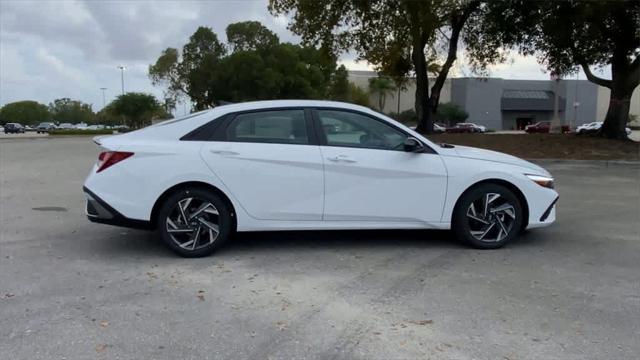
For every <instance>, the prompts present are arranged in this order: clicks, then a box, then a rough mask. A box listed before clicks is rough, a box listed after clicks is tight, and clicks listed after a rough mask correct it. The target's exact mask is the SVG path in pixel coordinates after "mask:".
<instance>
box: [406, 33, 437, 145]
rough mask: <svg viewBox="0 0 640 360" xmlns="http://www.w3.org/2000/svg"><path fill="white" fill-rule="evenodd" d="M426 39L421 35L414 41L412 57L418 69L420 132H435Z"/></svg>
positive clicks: (417, 112)
mask: <svg viewBox="0 0 640 360" xmlns="http://www.w3.org/2000/svg"><path fill="white" fill-rule="evenodd" d="M425 43H426V41H425V40H423V37H422V36H420V37H419V38H418V39H414V41H413V49H412V54H411V56H412V58H413V66H414V68H415V71H416V104H415V106H416V116H417V117H418V126H417V127H416V131H417V132H419V133H425V134H431V133H432V132H433V118H432V116H431V109H430V108H429V77H428V76H427V61H426V59H425V57H424V47H425Z"/></svg>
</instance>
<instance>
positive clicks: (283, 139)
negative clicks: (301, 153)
mask: <svg viewBox="0 0 640 360" xmlns="http://www.w3.org/2000/svg"><path fill="white" fill-rule="evenodd" d="M226 138H227V140H229V141H238V142H264V143H283V144H308V143H309V138H308V136H307V125H306V121H305V116H304V110H273V111H260V112H252V113H246V114H239V115H238V116H236V117H235V119H233V120H232V121H231V123H230V124H229V126H228V127H227V130H226Z"/></svg>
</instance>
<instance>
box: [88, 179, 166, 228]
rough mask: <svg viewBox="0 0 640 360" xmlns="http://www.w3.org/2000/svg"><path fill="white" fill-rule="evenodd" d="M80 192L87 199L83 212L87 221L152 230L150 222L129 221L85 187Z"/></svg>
mask: <svg viewBox="0 0 640 360" xmlns="http://www.w3.org/2000/svg"><path fill="white" fill-rule="evenodd" d="M82 190H83V191H84V195H85V197H86V198H87V204H86V208H85V212H86V214H87V219H89V221H91V222H94V223H99V224H107V225H114V226H121V227H128V228H133V229H142V230H152V228H153V226H152V224H151V222H150V221H145V220H137V219H130V218H128V217H126V216H124V215H122V214H120V213H119V212H118V211H117V210H116V209H114V208H113V207H111V206H110V205H109V204H107V203H106V202H105V201H104V200H102V199H101V198H100V197H98V196H97V195H96V194H94V193H93V192H92V191H91V190H89V189H87V187H86V186H85V187H83V188H82Z"/></svg>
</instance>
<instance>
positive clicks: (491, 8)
mask: <svg viewBox="0 0 640 360" xmlns="http://www.w3.org/2000/svg"><path fill="white" fill-rule="evenodd" d="M470 24H472V26H473V30H474V31H471V30H470V31H468V32H466V43H467V44H469V50H470V52H471V54H472V58H473V59H474V62H475V64H474V65H476V66H477V67H479V68H484V67H486V66H487V65H488V64H491V63H494V62H496V61H500V60H502V59H503V56H502V52H501V50H502V49H505V48H507V49H508V48H514V47H515V48H517V49H518V50H519V51H520V53H522V54H524V55H537V57H538V59H539V61H540V62H541V63H543V64H544V65H546V67H547V69H549V70H550V71H552V72H555V73H557V74H560V75H568V74H571V73H575V72H576V71H578V69H580V68H581V69H582V70H583V71H584V72H585V74H586V75H587V79H588V80H589V81H591V82H593V83H595V84H597V85H600V86H603V87H606V88H609V89H610V90H611V95H610V101H609V109H608V111H607V115H606V118H605V121H604V124H603V126H602V130H601V131H602V134H603V135H604V136H606V137H609V138H617V139H626V137H627V135H626V132H625V130H624V128H625V124H626V123H627V121H628V119H629V107H630V102H631V96H632V94H633V91H634V89H635V88H636V87H637V86H638V84H640V2H638V1H604V0H597V1H596V0H594V1H577V0H572V1H526V0H507V1H495V2H487V3H486V4H484V5H483V6H482V8H481V11H479V12H478V13H477V14H476V15H475V16H474V19H473V21H470ZM607 65H610V66H611V79H610V80H609V79H604V78H601V77H599V76H597V75H595V74H593V72H592V71H591V67H604V66H607Z"/></svg>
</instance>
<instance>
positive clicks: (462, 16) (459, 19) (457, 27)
mask: <svg viewBox="0 0 640 360" xmlns="http://www.w3.org/2000/svg"><path fill="white" fill-rule="evenodd" d="M479 7H480V0H473V1H470V2H469V3H467V5H466V6H464V7H463V8H461V9H460V11H459V12H458V13H454V14H452V17H451V37H450V38H449V51H448V52H447V59H446V60H445V62H444V64H443V65H442V67H441V68H440V72H439V73H438V77H436V80H435V82H434V84H433V87H432V88H431V96H430V97H429V106H430V108H431V111H432V113H433V114H434V115H435V113H436V112H437V110H438V104H439V103H440V93H441V92H442V87H443V86H444V82H445V80H447V77H448V76H449V70H450V69H451V66H453V63H454V62H455V61H456V57H457V53H458V40H459V38H460V32H461V31H462V28H463V27H464V24H465V23H466V22H467V19H469V16H471V14H472V13H473V12H474V11H476V10H477V9H478V8H479Z"/></svg>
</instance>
